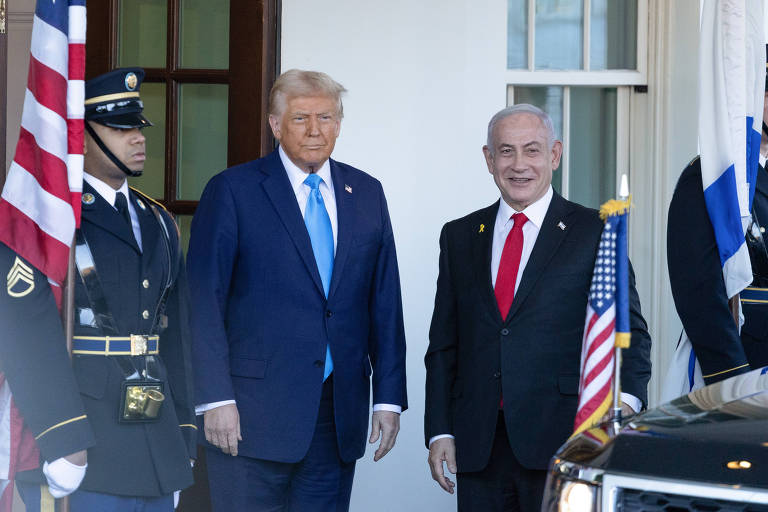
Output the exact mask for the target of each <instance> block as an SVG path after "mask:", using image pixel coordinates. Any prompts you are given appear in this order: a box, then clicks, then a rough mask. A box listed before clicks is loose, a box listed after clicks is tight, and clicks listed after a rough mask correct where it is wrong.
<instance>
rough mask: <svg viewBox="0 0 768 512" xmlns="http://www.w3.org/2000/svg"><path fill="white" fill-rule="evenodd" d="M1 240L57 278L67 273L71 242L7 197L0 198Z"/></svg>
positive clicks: (35, 265)
mask: <svg viewBox="0 0 768 512" xmlns="http://www.w3.org/2000/svg"><path fill="white" fill-rule="evenodd" d="M0 219H3V222H1V223H0V240H2V241H3V242H5V244H6V245H8V247H10V248H11V249H13V250H14V251H16V252H17V253H19V254H21V255H22V256H23V257H24V258H25V259H26V260H27V261H29V262H30V263H31V264H32V265H33V266H34V267H35V268H37V269H38V270H40V272H42V273H43V274H45V275H47V276H48V277H49V278H50V279H52V280H53V281H55V282H57V283H59V284H63V283H64V280H65V279H66V277H67V265H68V262H69V246H67V245H64V244H63V243H61V242H59V241H58V240H56V239H55V238H53V237H51V236H49V235H48V234H47V233H46V232H45V231H43V230H42V229H40V227H39V226H38V225H37V224H35V223H34V221H32V219H30V218H29V217H27V216H26V215H24V213H23V212H21V211H20V210H18V209H17V208H16V207H14V206H13V205H12V204H10V203H9V202H7V201H0Z"/></svg>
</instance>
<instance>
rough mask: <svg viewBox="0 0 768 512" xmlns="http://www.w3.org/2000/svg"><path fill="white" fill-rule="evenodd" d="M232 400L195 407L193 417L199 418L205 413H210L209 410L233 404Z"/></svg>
mask: <svg viewBox="0 0 768 512" xmlns="http://www.w3.org/2000/svg"><path fill="white" fill-rule="evenodd" d="M234 403H235V401H234V400H222V401H221V402H211V403H209V404H200V405H196V406H195V415H197V416H200V415H201V414H203V413H204V412H205V411H210V410H211V409H215V408H217V407H221V406H222V405H229V404H234Z"/></svg>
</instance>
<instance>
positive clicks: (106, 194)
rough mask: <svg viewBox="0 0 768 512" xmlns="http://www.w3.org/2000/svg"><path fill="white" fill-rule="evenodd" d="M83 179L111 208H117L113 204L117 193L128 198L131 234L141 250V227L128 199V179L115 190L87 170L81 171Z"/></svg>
mask: <svg viewBox="0 0 768 512" xmlns="http://www.w3.org/2000/svg"><path fill="white" fill-rule="evenodd" d="M83 179H84V180H85V181H86V183H88V184H89V185H90V186H92V187H93V189H94V190H95V191H96V192H97V193H98V194H99V195H100V196H101V197H103V198H104V200H105V201H106V202H108V203H109V204H111V205H112V208H114V209H115V210H117V206H115V200H116V199H117V194H119V193H122V194H125V199H126V200H128V214H129V215H130V216H131V228H132V229H133V236H134V237H135V238H136V244H137V245H138V246H139V250H142V247H141V227H140V226H139V216H138V215H137V214H136V209H135V208H134V207H133V202H131V200H130V197H131V196H130V195H128V193H129V191H128V180H125V181H123V185H122V186H121V187H120V188H119V189H117V190H115V189H113V188H112V187H111V186H109V185H107V184H106V183H104V182H103V181H101V180H100V179H99V178H97V177H95V176H93V175H91V174H88V172H85V173H83Z"/></svg>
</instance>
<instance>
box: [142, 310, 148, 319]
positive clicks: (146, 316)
mask: <svg viewBox="0 0 768 512" xmlns="http://www.w3.org/2000/svg"><path fill="white" fill-rule="evenodd" d="M141 318H143V319H144V320H149V311H147V310H146V309H145V310H144V311H142V312H141Z"/></svg>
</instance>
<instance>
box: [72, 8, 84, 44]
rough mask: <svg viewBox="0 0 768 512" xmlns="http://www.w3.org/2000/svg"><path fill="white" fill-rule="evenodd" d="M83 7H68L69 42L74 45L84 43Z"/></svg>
mask: <svg viewBox="0 0 768 512" xmlns="http://www.w3.org/2000/svg"><path fill="white" fill-rule="evenodd" d="M85 27H86V17H85V6H84V5H70V6H69V42H70V43H75V44H82V43H85Z"/></svg>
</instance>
